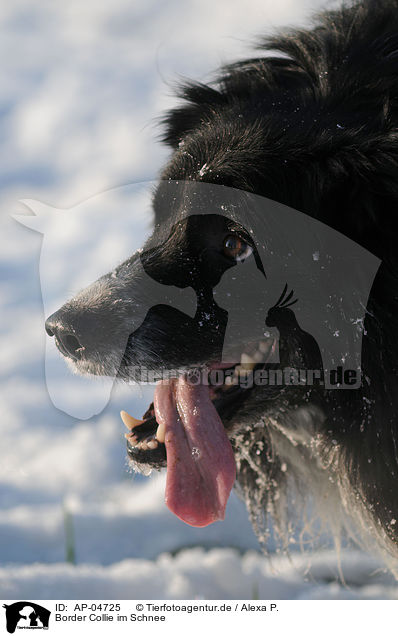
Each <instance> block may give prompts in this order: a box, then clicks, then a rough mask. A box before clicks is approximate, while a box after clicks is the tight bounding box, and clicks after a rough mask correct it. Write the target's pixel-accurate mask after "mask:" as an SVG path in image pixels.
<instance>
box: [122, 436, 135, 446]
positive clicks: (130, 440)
mask: <svg viewBox="0 0 398 636" xmlns="http://www.w3.org/2000/svg"><path fill="white" fill-rule="evenodd" d="M124 436H125V438H126V439H128V441H129V442H130V444H131V446H137V444H138V440H137V438H136V436H135V435H133V434H132V433H125V434H124Z"/></svg>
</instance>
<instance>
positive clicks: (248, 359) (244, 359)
mask: <svg viewBox="0 0 398 636" xmlns="http://www.w3.org/2000/svg"><path fill="white" fill-rule="evenodd" d="M252 362H254V360H253V358H252V356H249V354H247V353H242V355H241V356H240V363H241V364H244V365H245V366H246V365H248V364H251V363H252Z"/></svg>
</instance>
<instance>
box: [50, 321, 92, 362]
mask: <svg viewBox="0 0 398 636" xmlns="http://www.w3.org/2000/svg"><path fill="white" fill-rule="evenodd" d="M45 327H46V332H47V334H48V335H49V336H50V337H53V336H54V337H55V343H56V345H57V347H58V349H59V350H60V351H61V353H62V354H63V355H64V356H66V357H67V358H72V359H73V360H80V359H81V358H82V355H83V352H84V350H85V347H84V346H83V344H82V343H81V336H79V334H77V333H76V332H75V330H74V329H73V330H72V329H71V328H70V326H69V325H67V324H66V323H65V321H64V319H63V315H62V312H60V311H56V312H55V313H54V314H52V315H51V316H50V317H49V318H47V320H46V325H45Z"/></svg>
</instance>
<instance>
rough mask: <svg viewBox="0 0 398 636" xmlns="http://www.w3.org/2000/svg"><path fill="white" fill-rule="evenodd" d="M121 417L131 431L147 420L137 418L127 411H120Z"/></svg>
mask: <svg viewBox="0 0 398 636" xmlns="http://www.w3.org/2000/svg"><path fill="white" fill-rule="evenodd" d="M120 417H121V418H122V422H123V424H124V425H125V426H126V427H127V428H128V429H129V431H131V430H132V429H133V428H135V427H136V426H140V425H141V424H143V423H144V421H145V420H137V419H136V418H135V417H133V416H132V415H130V414H129V413H127V411H120Z"/></svg>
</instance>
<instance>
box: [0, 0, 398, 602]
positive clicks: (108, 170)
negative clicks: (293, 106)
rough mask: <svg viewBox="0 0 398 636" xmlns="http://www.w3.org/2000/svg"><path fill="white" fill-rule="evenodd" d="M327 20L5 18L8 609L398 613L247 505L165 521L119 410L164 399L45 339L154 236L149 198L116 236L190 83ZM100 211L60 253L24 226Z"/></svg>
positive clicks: (345, 564) (1, 12)
mask: <svg viewBox="0 0 398 636" xmlns="http://www.w3.org/2000/svg"><path fill="white" fill-rule="evenodd" d="M322 4H323V3H322V2H321V1H315V0H306V1H305V2H301V3H297V2H294V0H283V1H281V2H280V3H279V4H278V5H275V3H273V2H272V3H271V1H270V0H247V1H246V2H245V3H244V4H241V5H236V4H234V6H233V8H232V9H231V6H232V5H231V3H230V2H228V0H219V1H218V2H217V3H214V2H212V1H210V0H201V2H197V1H196V0H195V1H193V2H191V3H182V2H181V0H180V1H179V0H170V1H169V2H167V3H155V2H154V1H153V0H152V1H149V2H148V1H146V2H143V1H142V0H140V1H137V2H134V3H131V2H127V0H114V1H113V2H111V3H108V2H105V1H104V2H98V1H97V0H96V1H94V0H87V2H85V3H83V4H82V3H81V2H79V1H78V0H70V1H69V2H67V3H53V2H50V0H38V2H36V3H34V5H32V3H30V2H28V0H15V2H13V3H2V5H1V8H0V31H1V37H0V53H1V55H0V59H1V60H2V62H1V66H2V73H1V74H0V77H1V79H0V135H1V139H2V143H1V145H0V162H1V168H2V169H1V175H2V176H1V182H2V188H1V195H0V206H1V220H0V223H1V228H0V229H1V231H0V268H1V282H0V303H1V309H0V315H1V322H0V361H1V365H0V373H1V386H0V413H1V418H0V436H1V445H0V453H1V461H0V562H1V566H0V597H2V598H3V599H15V598H24V597H25V598H31V597H33V598H35V599H39V598H47V599H50V598H54V599H57V598H65V599H66V598H71V597H72V598H92V599H95V598H108V599H113V598H114V599H124V598H126V599H127V598H148V599H151V598H158V599H159V598H165V599H171V598H181V599H182V598H213V599H215V598H270V599H271V598H272V599H274V598H280V599H289V598H290V599H298V598H324V599H332V598H333V599H337V598H365V599H368V598H386V599H387V598H397V597H398V588H397V586H396V584H395V583H394V581H393V580H392V578H391V576H390V575H389V574H388V573H386V572H385V571H384V569H383V567H382V565H381V563H380V562H379V561H378V560H377V559H375V558H374V557H372V556H371V555H366V554H362V553H361V552H359V551H357V550H355V549H353V548H348V549H347V550H343V551H342V553H341V557H340V558H341V569H342V571H343V574H344V577H345V583H344V582H343V581H342V580H341V577H340V575H339V562H338V558H337V556H336V554H335V552H334V551H329V550H328V549H326V548H325V549H320V550H319V551H317V552H315V554H314V555H312V559H310V556H309V555H302V554H300V553H299V552H294V551H293V552H292V555H291V557H287V556H286V555H281V554H276V553H274V554H273V555H271V556H272V558H270V557H269V556H264V555H262V554H261V553H260V551H259V547H258V542H257V540H256V538H255V536H254V534H253V531H252V529H251V527H250V524H249V522H248V519H247V514H246V511H245V509H244V506H243V504H242V503H241V502H240V501H239V500H238V499H237V497H236V496H235V495H233V496H232V497H231V499H230V502H229V504H228V507H227V515H226V519H225V521H224V522H219V523H216V524H213V525H212V526H209V527H207V528H202V529H198V528H190V527H189V526H187V525H185V524H183V523H182V522H180V521H179V520H178V519H177V518H175V517H174V516H173V515H172V514H171V513H170V512H169V511H168V509H167V508H166V506H165V505H164V501H163V497H164V485H165V475H164V473H155V474H153V475H152V476H151V477H150V478H144V477H143V476H140V475H133V474H132V473H131V471H129V469H128V467H127V465H126V457H125V440H124V427H123V425H122V423H121V422H120V419H119V417H118V412H119V410H120V409H121V408H127V409H128V410H129V411H130V412H132V413H133V414H136V415H140V414H141V413H143V412H144V410H145V409H146V407H147V404H148V401H149V399H150V395H151V389H150V388H145V389H143V390H142V391H140V390H138V389H137V388H136V389H134V387H128V386H124V387H123V386H115V387H114V386H112V385H111V384H109V383H106V382H105V381H103V380H87V379H83V378H79V377H77V376H74V375H72V374H71V372H70V371H69V370H68V368H67V366H66V365H65V363H64V361H63V360H61V359H60V357H59V356H58V355H57V354H56V352H55V350H54V345H53V343H52V342H51V341H50V340H49V339H48V338H46V335H45V332H44V328H43V324H44V318H45V316H47V315H48V314H49V312H50V311H52V310H54V309H55V308H56V307H57V306H58V305H59V304H60V303H61V302H63V301H64V300H66V299H67V298H69V297H70V296H71V295H72V294H73V293H74V292H75V291H76V290H77V289H79V288H80V287H82V286H83V285H85V284H87V283H88V282H90V281H92V280H94V279H95V278H96V277H98V276H99V275H100V274H102V273H104V272H105V271H108V270H111V269H112V268H113V267H114V266H115V264H116V263H117V262H118V261H120V260H121V259H122V258H124V257H125V256H127V255H128V254H129V253H130V252H131V251H132V250H133V249H134V248H136V247H138V246H139V245H140V243H141V241H142V238H143V236H144V234H145V233H146V232H147V231H148V228H149V222H148V216H147V211H148V209H149V191H148V189H144V191H142V192H141V191H140V192H138V194H137V198H136V199H135V202H136V210H135V215H134V223H137V219H138V220H139V228H138V230H137V226H136V225H135V226H134V227H135V230H134V231H132V232H131V234H130V233H126V232H125V231H122V229H121V227H122V226H121V225H119V226H118V225H117V221H118V219H120V218H121V217H120V215H122V213H123V215H124V216H123V219H124V222H123V223H124V225H123V227H124V226H125V223H126V222H127V221H126V219H127V217H128V212H129V204H131V199H128V198H126V197H125V195H124V192H125V190H123V188H118V187H117V186H120V185H122V184H126V183H131V182H135V183H138V182H140V181H149V180H152V179H155V178H156V175H157V173H158V171H159V169H160V167H161V165H162V163H163V162H164V161H165V159H166V157H167V151H166V149H164V148H162V147H161V146H160V145H159V144H158V143H157V142H156V136H157V134H158V131H157V130H156V127H155V126H154V125H153V122H154V121H155V120H156V118H157V117H159V115H160V114H161V113H162V112H163V111H164V109H165V108H167V107H168V106H170V105H171V104H173V103H174V98H173V97H172V96H171V92H172V91H171V87H170V85H171V84H172V83H173V82H174V81H175V79H176V78H178V77H179V76H181V75H185V76H189V77H193V78H196V79H199V80H206V79H208V78H209V77H210V73H211V71H212V70H213V69H215V68H217V67H218V65H219V63H220V62H226V61H229V60H233V59H237V58H239V57H241V56H248V55H250V47H249V46H248V44H247V43H248V42H250V41H253V38H254V37H255V36H257V34H258V33H259V32H262V31H264V30H266V29H269V28H274V27H275V26H277V25H279V24H286V23H295V24H296V23H297V22H303V21H305V16H306V15H307V13H308V10H309V9H312V8H317V7H319V6H321V5H322ZM262 25H263V26H262ZM96 193H100V194H99V197H98V198H97V199H96V202H95V207H94V210H95V218H94V217H93V215H92V209H91V212H90V205H91V203H90V202H92V199H91V198H90V197H93V196H94V195H95V194H96ZM140 197H141V198H140ZM26 199H28V200H29V201H25V203H21V200H26ZM85 200H88V201H87V206H86V211H87V215H86V216H84V215H81V216H79V222H78V224H77V225H76V224H74V222H73V218H72V216H71V215H69V217H68V219H69V222H68V223H66V222H65V216H64V217H63V221H62V222H61V223H57V222H56V221H54V222H53V223H52V226H51V228H49V227H48V225H47V227H46V228H45V235H44V238H43V236H42V234H41V233H40V232H34V231H32V229H30V228H28V227H23V225H21V224H20V223H17V222H16V221H15V219H13V218H11V216H10V215H11V214H29V210H28V208H29V207H31V208H32V207H33V208H35V206H37V203H32V201H40V202H42V203H43V204H46V205H47V206H49V208H47V211H48V210H50V211H51V212H53V209H52V208H53V207H55V208H57V210H58V212H59V214H60V215H61V214H62V213H63V211H64V210H65V209H68V208H70V207H71V206H76V204H78V203H79V202H84V201H85ZM29 202H30V203H29ZM83 207H84V206H83ZM42 209H45V206H43V208H42ZM115 210H117V211H118V214H116V212H115ZM137 210H138V211H137ZM64 214H65V213H64ZM90 215H91V216H90ZM27 218H28V219H30V221H29V222H28V221H26V223H27V224H29V223H30V224H31V225H34V224H35V221H34V220H33V217H31V216H30V217H27ZM55 218H58V219H60V218H61V217H60V216H57V217H55V216H52V217H51V219H55ZM109 220H114V221H115V227H113V226H112V223H109ZM39 229H40V228H39ZM50 239H51V240H50ZM42 247H43V251H42V256H41V260H40V253H41V248H42ZM44 248H45V249H44ZM46 350H47V351H46ZM326 547H327V546H326ZM71 549H72V551H71ZM269 549H270V551H271V552H272V551H274V549H275V546H274V545H273V544H272V542H271V543H270V546H269ZM71 554H74V557H73V558H74V563H71V562H67V559H69V561H71V560H72V557H71Z"/></svg>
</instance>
